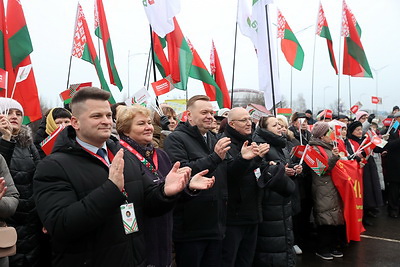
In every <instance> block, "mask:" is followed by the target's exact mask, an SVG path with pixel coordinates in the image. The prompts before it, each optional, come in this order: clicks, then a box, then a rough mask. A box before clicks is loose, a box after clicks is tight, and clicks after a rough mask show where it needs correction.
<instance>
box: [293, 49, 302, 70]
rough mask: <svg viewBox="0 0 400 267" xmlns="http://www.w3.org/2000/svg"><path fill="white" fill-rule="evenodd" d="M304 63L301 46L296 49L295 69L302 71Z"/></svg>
mask: <svg viewBox="0 0 400 267" xmlns="http://www.w3.org/2000/svg"><path fill="white" fill-rule="evenodd" d="M303 62H304V51H303V49H302V48H301V46H300V45H299V46H298V47H297V49H296V58H295V60H294V63H293V65H294V66H293V67H294V68H296V69H298V70H301V69H302V68H303Z"/></svg>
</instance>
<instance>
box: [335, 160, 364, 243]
mask: <svg viewBox="0 0 400 267" xmlns="http://www.w3.org/2000/svg"><path fill="white" fill-rule="evenodd" d="M362 171H363V170H362V169H361V168H360V166H359V164H358V163H357V161H356V160H338V161H337V162H336V165H335V167H334V168H333V169H332V171H331V177H332V181H333V183H334V185H335V187H336V188H337V190H338V191H339V194H340V197H341V198H342V200H343V204H344V210H343V214H344V219H345V221H346V236H347V242H350V240H353V241H360V234H361V233H362V232H364V231H365V229H364V227H363V225H362V218H363V179H362Z"/></svg>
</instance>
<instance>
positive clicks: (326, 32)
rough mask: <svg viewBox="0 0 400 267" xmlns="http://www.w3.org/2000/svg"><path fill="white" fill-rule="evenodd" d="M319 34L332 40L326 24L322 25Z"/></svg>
mask: <svg viewBox="0 0 400 267" xmlns="http://www.w3.org/2000/svg"><path fill="white" fill-rule="evenodd" d="M320 36H321V37H324V38H326V39H328V40H330V41H332V37H331V33H330V31H329V28H328V27H326V26H323V27H322V30H321V34H320Z"/></svg>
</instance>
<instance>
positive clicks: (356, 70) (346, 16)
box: [342, 1, 372, 78]
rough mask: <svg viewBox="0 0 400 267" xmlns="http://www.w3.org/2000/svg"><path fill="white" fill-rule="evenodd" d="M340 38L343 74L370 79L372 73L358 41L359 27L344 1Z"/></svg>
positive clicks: (359, 35)
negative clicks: (342, 39)
mask: <svg viewBox="0 0 400 267" xmlns="http://www.w3.org/2000/svg"><path fill="white" fill-rule="evenodd" d="M342 36H343V37H344V52H343V74H345V75H349V76H352V77H368V78H372V71H371V68H370V67H369V64H368V60H367V56H366V55H365V51H364V48H363V45H362V43H361V39H360V38H361V28H360V25H358V22H357V20H356V18H355V17H354V15H353V13H352V12H351V10H350V8H349V7H348V6H347V4H346V2H345V1H343V19H342Z"/></svg>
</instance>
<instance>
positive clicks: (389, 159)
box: [385, 112, 400, 218]
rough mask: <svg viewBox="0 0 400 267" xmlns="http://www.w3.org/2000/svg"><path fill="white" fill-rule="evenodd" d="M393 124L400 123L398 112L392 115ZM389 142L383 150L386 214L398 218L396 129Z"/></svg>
mask: <svg viewBox="0 0 400 267" xmlns="http://www.w3.org/2000/svg"><path fill="white" fill-rule="evenodd" d="M393 116H394V120H395V122H396V121H398V122H400V112H397V113H395V114H394V115H393ZM387 135H388V136H389V140H388V143H387V145H386V146H385V149H386V151H387V154H386V172H385V182H386V183H387V188H386V190H387V200H388V213H389V216H390V217H392V218H398V217H399V211H400V204H399V199H400V175H399V166H400V138H399V136H400V134H399V130H398V129H394V127H392V129H391V130H390V132H389V133H387Z"/></svg>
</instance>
